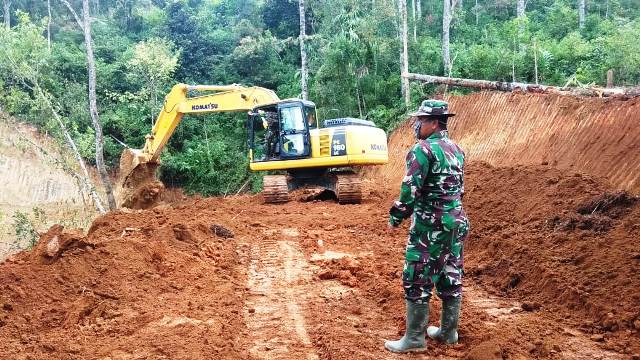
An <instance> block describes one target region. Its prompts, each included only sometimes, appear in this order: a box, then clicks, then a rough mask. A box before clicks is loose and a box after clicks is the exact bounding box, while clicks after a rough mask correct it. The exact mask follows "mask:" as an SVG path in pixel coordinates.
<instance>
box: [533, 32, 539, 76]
mask: <svg viewBox="0 0 640 360" xmlns="http://www.w3.org/2000/svg"><path fill="white" fill-rule="evenodd" d="M533 69H534V71H535V72H534V74H535V78H536V85H538V42H537V41H536V39H533Z"/></svg>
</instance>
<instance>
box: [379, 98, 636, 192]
mask: <svg viewBox="0 0 640 360" xmlns="http://www.w3.org/2000/svg"><path fill="white" fill-rule="evenodd" d="M449 101H450V103H451V109H452V110H453V111H454V112H455V113H456V114H457V116H456V117H455V118H453V119H452V120H451V121H450V132H451V136H452V138H454V139H455V140H456V141H457V142H458V143H459V144H460V145H461V146H462V147H463V148H464V149H465V151H466V153H467V155H468V158H469V160H471V161H485V162H487V163H489V164H492V165H497V166H513V165H540V164H543V163H544V164H549V165H551V166H553V167H555V168H558V169H561V170H570V171H571V172H582V173H586V174H590V175H594V176H602V177H606V178H607V179H608V181H610V182H611V184H612V185H613V186H615V187H618V188H621V189H626V190H630V191H633V192H635V193H638V192H640V127H639V126H638V124H639V123H640V98H636V99H633V100H629V101H620V100H614V99H597V98H575V97H569V96H554V95H542V94H526V95H523V94H510V93H497V92H481V93H475V94H471V95H467V96H461V97H458V96H454V97H451V98H450V99H449ZM413 141H414V140H413V132H412V130H411V127H410V125H409V124H407V123H405V124H403V125H401V126H400V127H399V128H398V130H397V131H395V132H394V133H393V134H392V135H391V137H390V147H389V151H390V163H389V164H388V165H386V166H384V167H381V168H379V169H376V170H374V171H373V174H374V175H373V176H374V177H378V176H382V177H383V178H386V180H388V181H391V182H392V183H394V184H396V183H398V182H399V181H400V180H401V178H402V172H403V171H404V169H403V167H404V153H405V152H406V150H407V148H408V147H409V146H411V144H412V143H413Z"/></svg>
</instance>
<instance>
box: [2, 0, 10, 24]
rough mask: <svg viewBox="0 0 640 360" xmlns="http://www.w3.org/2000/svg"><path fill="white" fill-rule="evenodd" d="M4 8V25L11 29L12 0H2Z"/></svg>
mask: <svg viewBox="0 0 640 360" xmlns="http://www.w3.org/2000/svg"><path fill="white" fill-rule="evenodd" d="M2 9H3V12H4V26H5V27H6V28H7V30H9V29H10V28H11V0H2Z"/></svg>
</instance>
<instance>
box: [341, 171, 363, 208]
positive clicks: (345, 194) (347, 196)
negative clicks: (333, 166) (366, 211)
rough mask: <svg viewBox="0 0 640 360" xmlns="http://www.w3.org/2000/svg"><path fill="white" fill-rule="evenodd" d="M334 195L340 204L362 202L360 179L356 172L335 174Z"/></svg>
mask: <svg viewBox="0 0 640 360" xmlns="http://www.w3.org/2000/svg"><path fill="white" fill-rule="evenodd" d="M336 196H337V197H338V202H339V203H340V204H359V203H360V202H362V180H361V179H360V176H359V175H356V174H336Z"/></svg>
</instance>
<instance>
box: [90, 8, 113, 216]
mask: <svg viewBox="0 0 640 360" xmlns="http://www.w3.org/2000/svg"><path fill="white" fill-rule="evenodd" d="M82 20H83V29H82V30H83V32H84V44H85V47H86V50H87V74H88V78H89V113H90V115H91V122H92V123H93V128H94V130H95V132H96V138H95V142H96V167H97V168H98V173H99V174H100V178H101V180H102V184H103V185H104V189H105V192H106V194H107V201H108V202H109V209H110V210H116V209H117V205H116V198H115V197H114V196H113V187H112V185H111V179H109V174H108V173H107V168H106V166H105V164H104V149H103V148H104V137H103V135H102V125H101V124H100V117H99V115H98V105H97V100H96V64H95V59H94V57H93V41H92V39H91V19H90V17H89V0H82Z"/></svg>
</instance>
